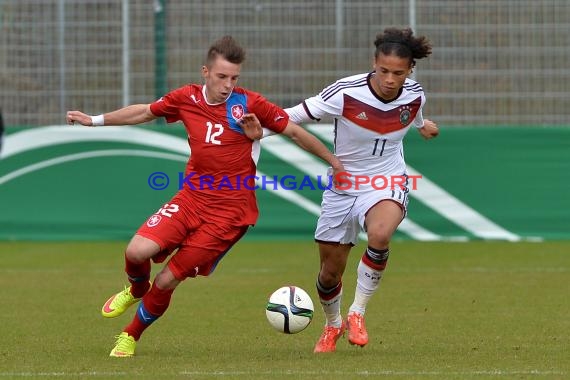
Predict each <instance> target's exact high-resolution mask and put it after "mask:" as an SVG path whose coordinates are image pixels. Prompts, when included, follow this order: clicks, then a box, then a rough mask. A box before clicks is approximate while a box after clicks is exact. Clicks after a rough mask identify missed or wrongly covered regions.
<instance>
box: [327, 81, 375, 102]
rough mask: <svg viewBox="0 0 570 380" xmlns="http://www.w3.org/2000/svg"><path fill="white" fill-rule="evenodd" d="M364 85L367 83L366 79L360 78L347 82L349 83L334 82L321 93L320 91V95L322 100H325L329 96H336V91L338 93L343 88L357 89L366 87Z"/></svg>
mask: <svg viewBox="0 0 570 380" xmlns="http://www.w3.org/2000/svg"><path fill="white" fill-rule="evenodd" d="M366 83H367V77H364V78H360V79H357V80H354V81H349V82H336V83H334V84H332V85H330V86H328V87H327V88H325V89H324V90H323V91H321V94H320V95H321V97H322V98H323V99H324V100H327V99H329V98H330V97H331V96H333V95H334V94H336V93H337V92H338V91H340V90H342V89H344V88H349V87H359V86H363V85H366Z"/></svg>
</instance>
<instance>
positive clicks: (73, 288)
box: [0, 242, 570, 379]
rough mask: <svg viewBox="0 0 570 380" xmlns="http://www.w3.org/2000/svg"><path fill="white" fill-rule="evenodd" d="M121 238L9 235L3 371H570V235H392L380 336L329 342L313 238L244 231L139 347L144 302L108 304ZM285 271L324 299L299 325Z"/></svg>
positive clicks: (2, 249)
mask: <svg viewBox="0 0 570 380" xmlns="http://www.w3.org/2000/svg"><path fill="white" fill-rule="evenodd" d="M124 246H125V243H120V242H119V243H115V242H113V243H6V242H4V243H0V263H1V264H0V286H1V289H2V296H1V300H2V314H1V317H0V341H1V342H2V343H1V344H0V378H29V377H32V378H35V377H38V378H67V379H70V378H98V379H107V378H109V379H121V378H124V379H143V378H144V379H175V378H182V379H212V378H215V379H268V378H271V379H356V378H358V379H361V378H395V379H496V378H501V379H506V378H512V379H527V378H529V379H534V378H548V379H567V378H570V352H569V347H570V339H569V338H570V299H569V295H570V292H569V290H570V260H569V257H568V252H569V251H570V243H568V242H549V243H540V244H538V243H501V242H472V243H416V242H397V243H394V244H393V245H392V255H391V258H390V262H389V264H388V270H387V272H386V275H385V277H384V280H383V283H382V286H381V289H380V291H379V293H378V294H377V296H376V297H375V298H374V299H373V300H372V302H371V303H370V305H369V307H368V311H367V314H366V316H367V326H368V331H369V334H370V343H369V344H368V345H367V346H366V347H365V348H363V349H361V348H356V347H352V346H350V345H349V344H348V343H347V341H346V340H342V341H339V343H338V345H337V352H336V353H333V354H324V355H315V354H313V352H312V350H313V345H314V343H315V341H316V340H317V338H318V336H319V335H320V332H321V327H322V325H323V323H324V317H323V313H322V311H321V309H320V306H319V305H318V300H317V297H316V292H315V290H314V286H313V284H314V281H315V276H316V273H317V267H318V258H317V254H316V247H315V246H314V244H313V243H311V242H306V243H289V242H283V243H277V242H274V243H256V242H241V243H239V244H238V245H237V246H236V247H235V248H234V249H233V250H232V251H231V252H230V254H228V256H227V257H226V258H225V259H224V260H223V261H222V262H221V264H220V265H219V267H218V269H217V271H216V272H215V273H214V275H213V276H211V277H210V278H198V279H191V280H187V281H185V282H184V283H183V284H181V286H180V287H179V288H178V289H177V291H176V292H175V293H174V296H173V302H172V303H171V307H170V309H169V310H168V311H167V313H166V314H165V315H164V316H163V317H162V318H161V319H159V320H158V321H157V322H156V323H155V324H154V325H153V326H152V327H151V328H150V329H148V330H147V331H146V333H145V334H144V335H143V337H142V339H141V341H140V342H139V343H138V346H137V356H136V357H134V358H128V359H116V358H110V357H108V354H109V351H110V350H111V348H112V346H113V343H114V336H115V335H116V334H118V333H119V332H120V331H121V329H122V328H123V327H124V325H126V324H127V323H128V322H129V321H130V319H131V317H132V315H133V312H134V310H133V312H130V311H129V312H128V313H127V315H123V316H121V317H118V318H116V319H111V320H106V319H103V318H102V317H101V316H100V308H101V306H102V304H103V302H104V301H105V300H106V299H107V297H108V296H109V295H111V294H113V293H115V292H117V291H118V290H120V289H121V288H122V286H123V284H126V279H125V276H124V274H123V257H122V251H123V249H124ZM361 252H362V246H360V247H357V248H356V249H355V250H354V251H353V254H352V256H351V261H350V263H349V266H348V269H347V273H346V274H345V277H344V284H345V288H344V294H345V299H344V302H343V312H346V310H347V308H348V306H349V304H350V303H351V302H352V297H353V291H354V284H355V268H356V262H357V260H358V258H359V256H360V253H361ZM153 268H154V270H156V269H158V268H159V267H157V266H155V267H153ZM286 284H295V285H298V286H301V287H303V288H305V289H306V290H307V291H308V292H309V294H311V296H312V298H313V301H314V302H315V306H316V313H315V319H314V320H313V323H312V324H311V325H310V326H309V327H308V328H307V329H306V330H305V331H303V332H301V333H299V334H296V335H284V334H280V333H278V332H276V331H274V330H273V329H272V328H271V327H270V326H269V324H268V323H267V321H266V319H265V312H264V307H265V303H266V301H267V297H268V296H269V294H270V293H271V292H272V291H273V290H275V289H277V288H278V287H280V286H282V285H286Z"/></svg>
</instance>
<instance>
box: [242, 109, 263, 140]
mask: <svg viewBox="0 0 570 380" xmlns="http://www.w3.org/2000/svg"><path fill="white" fill-rule="evenodd" d="M238 124H239V126H240V127H242V129H243V131H244V133H245V135H246V136H247V137H249V138H250V139H252V140H259V139H261V138H262V137H263V128H262V127H261V123H260V122H259V119H258V118H257V116H255V114H253V113H246V114H245V115H243V116H242V118H241V119H240V120H239V121H238Z"/></svg>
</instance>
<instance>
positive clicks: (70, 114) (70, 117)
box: [65, 111, 93, 127]
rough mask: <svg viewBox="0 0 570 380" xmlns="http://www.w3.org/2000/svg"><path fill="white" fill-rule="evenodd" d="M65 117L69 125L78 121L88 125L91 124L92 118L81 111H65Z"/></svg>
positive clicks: (90, 125)
mask: <svg viewBox="0 0 570 380" xmlns="http://www.w3.org/2000/svg"><path fill="white" fill-rule="evenodd" d="M65 119H66V121H67V124H69V125H73V124H75V123H79V124H81V125H86V126H88V127H92V126H93V119H91V116H89V115H87V114H84V113H83V112H81V111H67V114H66V116H65Z"/></svg>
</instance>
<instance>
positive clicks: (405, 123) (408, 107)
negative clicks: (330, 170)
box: [285, 73, 426, 194]
mask: <svg viewBox="0 0 570 380" xmlns="http://www.w3.org/2000/svg"><path fill="white" fill-rule="evenodd" d="M371 75H373V73H363V74H359V75H354V76H350V77H347V78H343V79H340V80H338V81H336V82H335V83H333V84H331V85H330V86H328V87H326V88H325V89H324V90H322V91H321V92H320V93H319V94H318V95H316V96H313V97H311V98H308V99H306V100H305V101H304V102H303V103H302V104H300V105H298V106H295V107H293V108H289V109H287V110H285V111H286V112H287V113H288V114H289V116H290V118H291V121H293V122H294V123H297V124H300V123H304V122H307V121H310V120H311V119H312V120H319V119H321V118H323V117H325V116H329V117H333V118H334V131H335V132H334V133H335V136H334V150H335V155H336V156H337V157H338V158H339V160H340V161H341V162H342V163H343V165H344V168H345V169H346V171H347V172H348V173H349V174H350V175H351V177H346V178H349V179H351V180H355V178H356V176H362V177H361V179H360V180H359V181H361V185H359V186H351V187H350V188H348V189H347V188H345V189H344V192H345V193H348V194H358V193H361V192H365V191H372V190H377V189H378V186H382V183H381V182H378V181H376V183H375V185H376V187H373V186H372V182H370V183H368V184H365V183H364V182H365V179H366V178H369V179H371V180H372V179H373V178H374V177H375V176H376V177H377V176H385V177H386V178H387V179H388V181H389V180H390V178H391V177H392V176H402V175H406V174H407V172H406V164H405V161H404V149H403V143H402V140H403V138H404V136H405V135H406V133H407V132H408V130H409V129H410V126H412V125H414V126H415V127H417V128H421V127H422V126H423V117H422V107H423V105H424V104H425V101H426V98H425V94H424V92H423V90H422V87H421V86H420V84H419V83H417V82H416V81H414V80H412V79H406V81H405V82H404V86H403V89H402V92H401V93H400V95H399V96H398V97H397V98H396V99H395V100H392V101H391V102H384V101H383V100H382V99H380V98H379V97H378V96H377V95H376V94H375V92H374V91H373V90H372V87H371V84H370V77H371Z"/></svg>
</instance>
